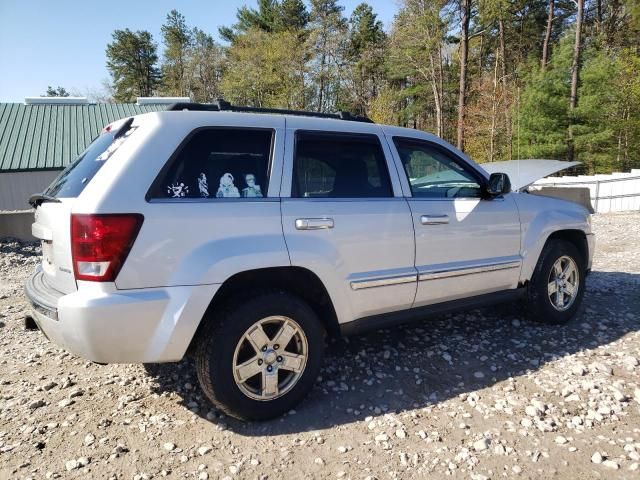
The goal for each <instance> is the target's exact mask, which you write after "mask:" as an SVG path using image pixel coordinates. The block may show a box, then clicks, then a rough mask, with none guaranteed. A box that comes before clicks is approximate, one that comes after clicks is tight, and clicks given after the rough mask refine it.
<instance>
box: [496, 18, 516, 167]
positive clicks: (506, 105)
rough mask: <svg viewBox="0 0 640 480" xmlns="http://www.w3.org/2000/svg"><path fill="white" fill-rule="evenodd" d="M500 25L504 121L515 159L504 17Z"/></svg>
mask: <svg viewBox="0 0 640 480" xmlns="http://www.w3.org/2000/svg"><path fill="white" fill-rule="evenodd" d="M498 27H499V30H498V32H499V36H498V37H499V41H500V74H501V75H502V78H501V81H502V90H503V91H502V98H504V99H506V101H505V102H504V121H505V128H506V130H507V143H508V145H507V147H508V149H509V160H512V159H513V129H512V128H511V110H510V108H511V105H510V102H509V98H510V97H509V96H508V91H509V81H508V79H507V49H506V46H505V41H504V21H503V20H502V17H500V20H498Z"/></svg>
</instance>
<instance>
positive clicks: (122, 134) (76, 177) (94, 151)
mask: <svg viewBox="0 0 640 480" xmlns="http://www.w3.org/2000/svg"><path fill="white" fill-rule="evenodd" d="M131 120H132V119H130V120H128V121H127V122H125V124H124V125H123V126H122V127H121V128H120V129H119V130H118V131H116V132H105V133H102V134H101V135H100V136H99V137H98V138H96V139H95V140H94V141H93V142H91V144H90V145H89V146H88V147H87V149H86V150H85V151H84V152H82V153H81V154H80V156H79V157H78V158H77V159H76V160H74V161H73V162H71V163H70V164H69V165H68V166H67V168H65V169H64V170H63V171H62V173H61V174H60V175H58V177H57V178H56V179H55V180H54V181H53V182H52V183H51V185H49V187H47V189H46V190H45V192H44V193H46V194H47V195H51V196H52V197H59V198H75V197H77V196H78V195H80V193H81V192H82V191H83V190H84V189H85V187H86V186H87V185H89V182H90V181H91V179H92V178H93V177H94V176H95V174H96V173H98V170H100V169H101V168H102V166H103V165H104V164H105V163H106V161H107V160H108V159H109V158H110V157H111V155H113V152H115V151H116V150H117V149H118V147H119V146H120V145H122V143H123V142H124V141H125V140H126V139H127V137H129V135H131V133H133V131H134V130H135V128H134V127H131Z"/></svg>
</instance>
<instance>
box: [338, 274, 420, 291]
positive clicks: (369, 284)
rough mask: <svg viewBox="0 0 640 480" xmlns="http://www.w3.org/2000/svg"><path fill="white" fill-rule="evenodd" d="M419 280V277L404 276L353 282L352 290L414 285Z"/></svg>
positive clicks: (415, 275) (414, 275)
mask: <svg viewBox="0 0 640 480" xmlns="http://www.w3.org/2000/svg"><path fill="white" fill-rule="evenodd" d="M417 280H418V275H417V274H413V275H402V276H394V277H383V278H376V279H372V280H367V279H365V280H354V281H352V282H351V289H352V290H361V289H363V288H373V287H386V286H388V285H400V284H403V283H412V282H416V281H417Z"/></svg>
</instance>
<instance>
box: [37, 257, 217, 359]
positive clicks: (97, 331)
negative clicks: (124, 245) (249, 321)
mask: <svg viewBox="0 0 640 480" xmlns="http://www.w3.org/2000/svg"><path fill="white" fill-rule="evenodd" d="M106 285H109V287H108V288H106V289H105V286H106ZM112 285H113V284H94V285H85V286H84V287H85V288H80V289H79V290H78V291H76V292H74V293H71V294H68V295H65V294H62V293H60V292H57V291H56V290H54V289H52V288H51V287H49V286H48V285H47V284H46V281H44V277H43V273H42V271H41V270H40V269H38V270H36V272H35V273H34V274H33V275H32V276H31V277H30V278H29V279H28V280H27V282H26V284H25V294H26V296H27V298H28V299H29V301H30V303H31V305H32V311H33V318H34V320H35V321H36V323H37V324H38V327H39V328H40V330H41V331H42V332H43V333H44V335H45V336H46V337H47V338H48V339H49V340H51V341H52V342H53V343H55V344H57V345H58V346H60V347H63V348H65V349H66V350H69V351H70V352H72V353H74V354H76V355H79V356H81V357H83V358H86V359H88V360H92V361H95V362H100V363H155V362H170V361H178V360H180V359H181V358H182V357H183V356H184V354H185V352H186V350H187V347H188V346H189V343H190V342H191V339H192V338H193V335H194V333H195V331H196V329H197V327H198V325H199V323H200V320H201V319H202V317H203V316H204V313H205V311H206V309H207V307H208V305H209V302H210V301H211V298H212V297H213V295H214V294H215V292H216V290H217V288H218V285H200V286H180V287H165V288H148V289H140V290H116V289H115V287H112Z"/></svg>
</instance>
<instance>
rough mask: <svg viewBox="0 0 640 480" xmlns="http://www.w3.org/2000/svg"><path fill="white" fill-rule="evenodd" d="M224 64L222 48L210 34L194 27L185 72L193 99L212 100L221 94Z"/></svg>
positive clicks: (224, 57)
mask: <svg viewBox="0 0 640 480" xmlns="http://www.w3.org/2000/svg"><path fill="white" fill-rule="evenodd" d="M225 65H226V54H225V51H224V49H223V48H222V47H221V46H220V45H218V44H217V43H216V42H215V41H214V40H213V37H212V36H211V35H209V34H207V33H205V32H204V31H202V30H200V29H198V28H194V29H193V32H192V42H191V46H190V47H189V50H188V52H187V62H186V72H185V74H186V78H187V79H188V84H189V88H190V94H191V99H192V100H193V101H196V102H205V103H206V102H212V101H214V100H216V99H217V98H219V97H221V96H222V92H221V90H220V82H221V79H222V74H223V72H224V68H225Z"/></svg>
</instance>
